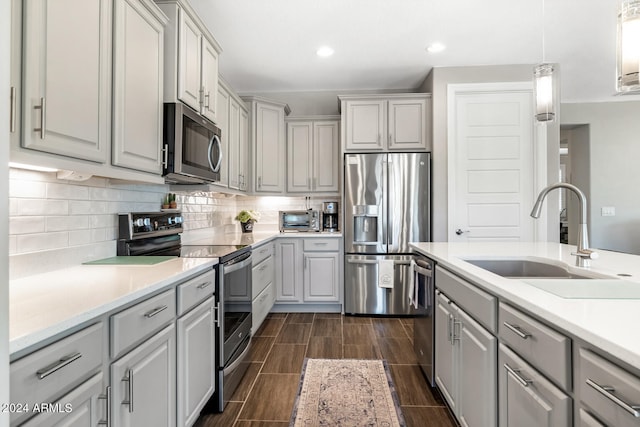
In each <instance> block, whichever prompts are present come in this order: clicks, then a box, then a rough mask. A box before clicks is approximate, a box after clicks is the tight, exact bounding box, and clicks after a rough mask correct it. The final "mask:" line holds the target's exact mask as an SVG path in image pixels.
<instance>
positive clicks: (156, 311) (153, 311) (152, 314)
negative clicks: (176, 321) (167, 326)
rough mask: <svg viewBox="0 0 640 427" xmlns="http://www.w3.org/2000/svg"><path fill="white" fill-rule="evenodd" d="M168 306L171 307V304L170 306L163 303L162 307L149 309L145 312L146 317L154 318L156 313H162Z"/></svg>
mask: <svg viewBox="0 0 640 427" xmlns="http://www.w3.org/2000/svg"><path fill="white" fill-rule="evenodd" d="M167 308H169V306H168V305H163V306H162V307H157V308H154V309H153V310H151V311H147V312H146V313H145V314H144V317H146V318H147V319H150V318H152V317H153V316H155V315H157V314H160V313H161V312H163V311H165V310H166V309H167Z"/></svg>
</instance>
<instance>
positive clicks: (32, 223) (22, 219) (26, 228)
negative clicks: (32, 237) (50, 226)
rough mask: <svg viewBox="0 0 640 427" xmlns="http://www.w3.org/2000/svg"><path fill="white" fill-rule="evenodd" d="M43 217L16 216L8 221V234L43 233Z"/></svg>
mask: <svg viewBox="0 0 640 427" xmlns="http://www.w3.org/2000/svg"><path fill="white" fill-rule="evenodd" d="M44 231H45V217H44V216H17V217H11V218H10V219H9V234H28V233H43V232H44Z"/></svg>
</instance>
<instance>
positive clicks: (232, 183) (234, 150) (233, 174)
mask: <svg viewBox="0 0 640 427" xmlns="http://www.w3.org/2000/svg"><path fill="white" fill-rule="evenodd" d="M227 134H228V137H229V139H228V141H229V188H234V189H236V190H239V189H240V171H239V169H240V105H239V104H238V101H236V100H235V99H233V98H230V99H229V131H228V132H227Z"/></svg>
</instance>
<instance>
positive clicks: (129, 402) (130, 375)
mask: <svg viewBox="0 0 640 427" xmlns="http://www.w3.org/2000/svg"><path fill="white" fill-rule="evenodd" d="M122 381H124V382H126V383H127V391H128V393H129V399H126V400H123V401H122V404H123V405H127V406H129V413H132V412H133V369H128V370H127V376H126V377H124V378H123V379H122Z"/></svg>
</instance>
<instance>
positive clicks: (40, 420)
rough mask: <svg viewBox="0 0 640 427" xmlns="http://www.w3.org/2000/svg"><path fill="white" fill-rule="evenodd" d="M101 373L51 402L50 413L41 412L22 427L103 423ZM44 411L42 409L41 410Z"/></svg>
mask: <svg viewBox="0 0 640 427" xmlns="http://www.w3.org/2000/svg"><path fill="white" fill-rule="evenodd" d="M103 391H104V381H103V374H102V372H100V373H97V374H96V375H94V376H93V377H91V378H90V379H88V380H87V381H85V382H84V383H82V384H81V385H79V386H78V387H76V388H75V389H73V390H72V391H71V392H69V393H67V394H66V395H64V396H63V397H62V398H60V399H59V400H58V401H56V402H52V406H51V409H49V408H47V409H46V410H47V411H48V410H51V412H42V413H41V414H40V415H37V416H36V417H34V418H31V419H30V420H29V421H27V422H26V423H25V424H22V426H23V427H49V426H70V427H71V426H74V427H92V426H97V425H98V423H99V422H100V421H103V419H104V418H103V417H104V416H105V415H104V410H103V409H104V407H105V405H104V404H102V405H101V404H100V403H99V402H100V400H106V398H105V396H104V395H102V394H101V393H102V392H103ZM43 410H44V408H43Z"/></svg>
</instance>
